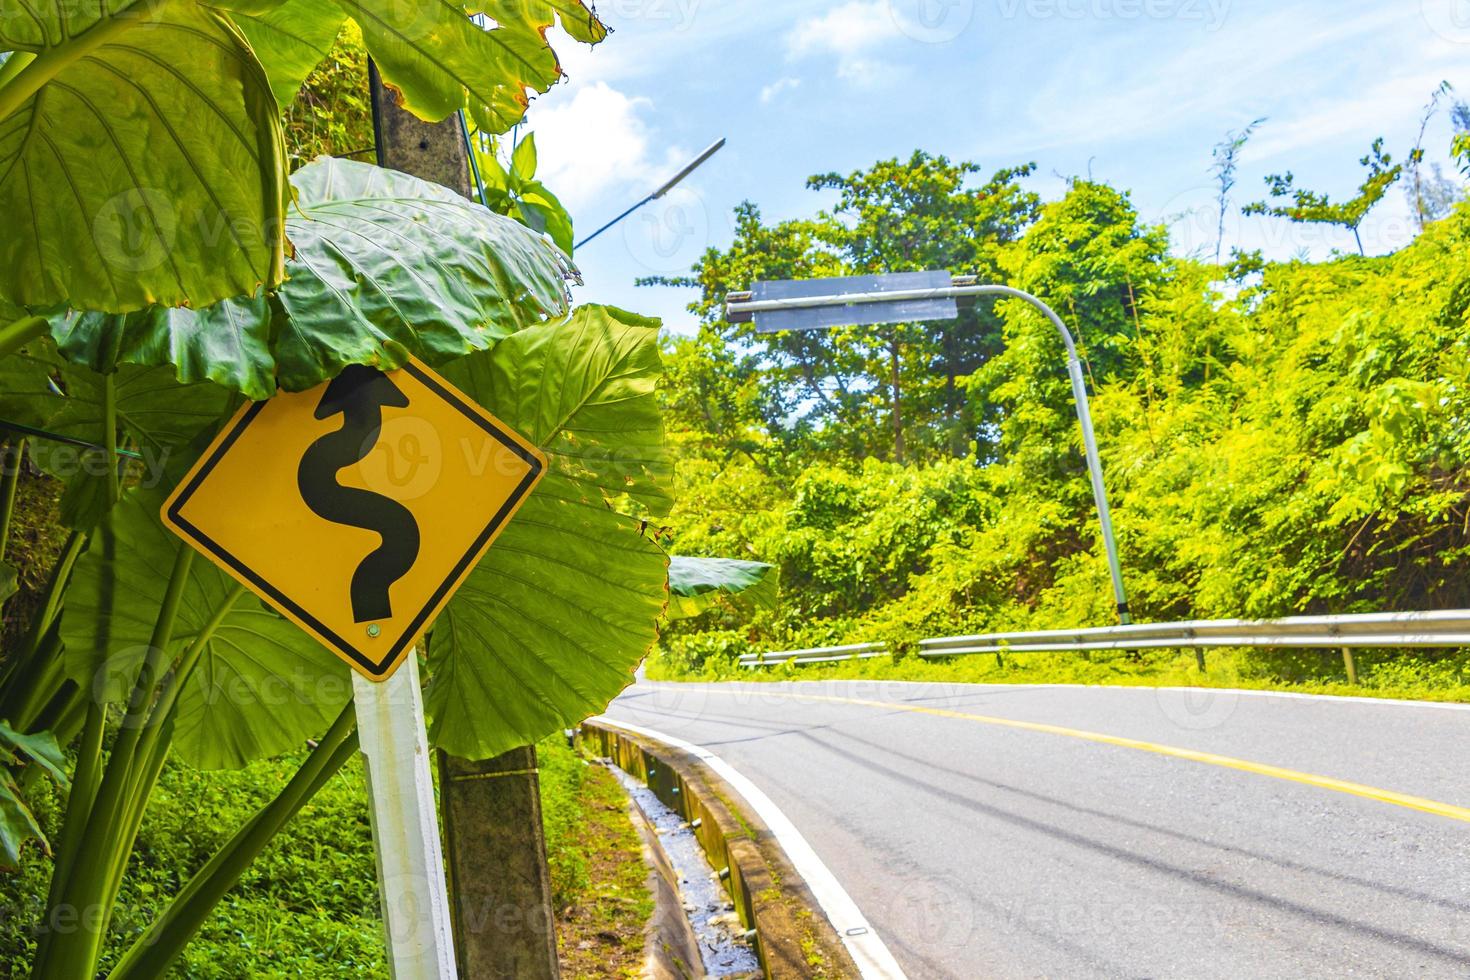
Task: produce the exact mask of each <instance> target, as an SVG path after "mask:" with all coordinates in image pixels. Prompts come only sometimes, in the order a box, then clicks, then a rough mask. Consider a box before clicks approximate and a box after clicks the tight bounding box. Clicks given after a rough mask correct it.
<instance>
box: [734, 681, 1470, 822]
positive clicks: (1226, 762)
mask: <svg viewBox="0 0 1470 980" xmlns="http://www.w3.org/2000/svg"><path fill="white" fill-rule="evenodd" d="M762 693H763V694H766V695H767V696H775V697H783V698H793V699H795V700H799V701H825V702H829V703H832V704H853V705H860V706H862V707H868V708H884V709H887V710H890V711H907V712H910V713H912V714H917V715H932V716H934V717H935V718H955V719H958V720H960V721H974V722H979V723H981V724H984V725H998V726H1000V727H1002V728H1017V729H1021V730H1022V731H1028V732H1042V733H1043V734H1047V735H1062V736H1065V737H1067V738H1077V739H1082V740H1083V741H1086V742H1098V743H1100V744H1102V745H1116V746H1119V747H1121V748H1125V749H1137V750H1138V751H1140V752H1152V753H1154V754H1155V755H1165V756H1169V757H1171V758H1175V759H1187V760H1189V761H1190V762H1200V763H1204V764H1205V765H1209V766H1221V767H1223V768H1225V769H1237V770H1239V771H1241V772H1249V773H1255V774H1256V775H1258V776H1270V777H1272V778H1273V779H1284V780H1287V781H1288V782H1293V783H1301V784H1303V785H1306V786H1316V787H1317V788H1319V789H1328V790H1332V791H1334V792H1337V793H1346V794H1348V795H1349V796H1360V797H1362V798H1363V799H1365V800H1376V801H1378V802H1379V803H1387V804H1389V805H1391V806H1401V807H1404V808H1406V809H1409V810H1419V811H1422V812H1424V813H1432V814H1435V815H1436V816H1440V817H1448V818H1449V819H1451V820H1460V821H1463V822H1465V823H1470V808H1467V807H1462V806H1455V805H1453V804H1450V803H1440V802H1439V801H1437V800H1430V799H1425V798H1424V797H1422V796H1410V795H1409V794H1407V793H1396V792H1394V791H1393V790H1389V789H1379V788H1378V787H1376V786H1365V785H1364V784H1362V783H1353V782H1348V781H1347V780H1345V779H1333V778H1332V777H1331V776H1318V775H1315V774H1313V773H1309V772H1298V771H1297V770H1295V769H1285V768H1282V767H1281V766H1269V765H1265V764H1264V763H1260V762H1250V761H1248V760H1246V759H1236V758H1233V757H1232V756H1228V755H1216V754H1215V753H1213V752H1199V751H1196V750H1195V749H1181V748H1178V747H1177V746H1173V745H1160V744H1159V743H1157V742H1145V741H1143V740H1142V739H1137V738H1123V737H1121V736H1118V735H1104V734H1102V733H1101V732H1087V731H1083V730H1081V729H1078V728H1065V727H1063V726H1061V725H1048V724H1045V723H1043V722H1037V721H1017V720H1016V719H1014V718H996V717H993V716H991V715H974V714H969V713H968V712H964V711H951V710H949V709H948V708H929V707H924V706H922V705H913V704H902V703H895V702H892V701H870V700H867V699H864V698H840V697H835V696H832V695H825V694H789V693H787V692H785V691H769V692H762Z"/></svg>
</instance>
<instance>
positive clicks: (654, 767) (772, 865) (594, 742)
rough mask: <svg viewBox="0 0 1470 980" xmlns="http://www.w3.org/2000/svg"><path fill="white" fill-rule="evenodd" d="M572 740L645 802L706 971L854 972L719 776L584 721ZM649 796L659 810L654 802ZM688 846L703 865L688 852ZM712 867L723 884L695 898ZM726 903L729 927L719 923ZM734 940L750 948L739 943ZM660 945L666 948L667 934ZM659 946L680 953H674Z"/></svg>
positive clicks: (804, 892) (771, 843)
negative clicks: (679, 884)
mask: <svg viewBox="0 0 1470 980" xmlns="http://www.w3.org/2000/svg"><path fill="white" fill-rule="evenodd" d="M577 738H578V739H579V740H580V741H581V742H582V744H584V745H585V746H587V747H588V748H589V749H591V751H592V752H593V753H594V754H596V755H598V756H601V757H603V758H605V759H607V760H608V761H609V762H611V763H612V764H614V765H615V766H616V767H617V768H618V769H620V770H622V772H623V773H625V774H626V775H627V777H628V779H627V780H626V781H625V785H628V786H630V788H631V789H632V790H633V791H634V793H635V797H634V798H635V800H638V802H639V803H640V805H642V804H643V802H644V801H645V800H647V801H648V805H647V806H643V807H642V808H643V811H644V813H645V814H647V815H648V816H649V820H650V822H651V823H652V824H653V825H654V826H655V827H656V828H657V830H658V834H657V836H658V843H659V844H661V845H662V849H663V851H664V854H665V855H667V860H668V861H669V862H670V863H671V864H673V866H674V868H675V869H676V872H677V873H678V874H679V876H680V877H683V878H686V879H688V885H687V886H685V887H684V888H683V894H682V895H681V896H680V900H681V901H682V902H683V904H684V907H685V910H686V911H687V912H689V915H690V920H691V923H692V924H693V926H694V929H695V933H696V939H697V940H698V943H699V946H700V952H701V954H702V958H703V962H702V964H701V969H703V970H704V971H705V975H707V976H720V977H727V976H748V975H756V976H765V977H771V978H776V980H784V978H788V977H790V978H797V977H803V978H805V977H813V976H819V977H830V978H838V977H850V978H857V977H858V976H859V971H858V969H857V967H856V965H855V964H854V963H853V961H852V958H851V957H850V956H849V955H848V953H847V950H846V949H845V948H844V947H843V945H842V942H841V940H840V939H839V938H838V936H837V933H836V932H835V931H834V930H833V929H832V926H831V924H830V923H829V922H828V921H827V919H826V917H825V916H823V915H822V913H821V912H820V911H819V910H818V906H817V902H816V900H815V899H814V897H813V896H812V894H811V892H810V890H809V889H808V888H807V886H806V883H805V882H804V881H802V879H801V877H800V876H799V875H798V874H797V873H796V870H795V868H793V867H792V866H791V863H790V862H789V861H788V860H787V859H786V856H785V854H784V853H783V852H782V850H781V848H780V846H779V845H777V844H776V842H775V840H774V839H773V837H772V835H771V833H770V831H769V830H767V829H766V828H765V827H764V826H763V825H761V824H759V823H758V822H755V821H753V819H752V818H751V817H749V816H747V815H744V814H741V813H740V812H739V811H738V810H737V809H736V807H735V806H734V805H733V803H732V802H731V801H732V799H733V798H734V797H735V794H734V793H733V792H732V791H731V790H730V789H729V787H728V786H726V785H725V783H724V782H723V780H721V779H720V778H719V777H718V776H715V775H714V774H713V773H711V772H710V771H709V770H708V769H707V768H706V767H705V766H704V765H703V764H702V763H701V762H700V761H699V760H698V759H695V758H694V757H693V756H690V755H689V754H688V753H685V752H683V751H681V750H679V749H674V748H670V747H669V746H666V745H662V744H660V743H658V742H654V741H653V740H651V739H646V738H643V737H642V736H639V735H635V734H632V733H630V732H625V731H622V730H621V729H618V728H615V727H613V726H611V725H604V724H602V723H601V722H596V721H589V722H586V723H585V724H583V726H582V727H581V728H580V729H579V730H578V732H577ZM654 800H656V801H657V803H658V804H660V805H661V807H662V808H663V809H660V808H659V807H655V806H653V802H654ZM650 810H653V811H654V812H653V813H652V814H650V813H649V811H650ZM694 844H697V846H698V849H699V850H700V851H702V852H703V856H704V859H705V860H706V861H707V862H708V865H707V866H705V864H704V862H701V861H699V860H698V856H697V855H694V854H691V853H688V850H690V849H691V845H694ZM681 851H682V852H683V853H681ZM711 868H712V869H715V870H716V871H717V874H716V875H715V876H713V877H714V878H715V879H717V880H719V881H720V883H721V884H722V885H723V891H724V894H723V895H721V896H718V897H715V896H712V895H707V894H701V887H702V886H703V885H704V884H705V882H706V881H709V879H710V869H711ZM709 884H710V886H711V887H712V886H713V881H709ZM729 906H733V914H734V916H735V917H736V918H737V919H738V922H739V925H738V926H736V925H735V924H734V923H732V922H730V921H729V920H728V916H729V914H730V911H727V909H728V907H729ZM659 931H660V932H661V933H662V934H663V935H664V936H665V937H667V936H669V935H671V934H675V933H677V930H673V929H670V928H668V927H667V924H665V927H664V928H662V929H660V930H659ZM734 936H739V937H742V938H743V939H744V940H745V941H746V942H748V943H749V947H747V948H744V949H742V946H743V944H742V943H740V942H737V941H733V937H734ZM662 942H664V944H665V945H673V944H674V943H671V942H670V940H668V939H667V938H665V939H663V940H662ZM752 948H753V952H754V957H753V959H752V958H746V959H744V960H742V959H741V953H742V952H745V953H747V957H748V953H749V950H750V949H752ZM666 952H672V953H674V956H673V959H675V960H678V959H681V958H682V957H679V956H678V955H677V950H666Z"/></svg>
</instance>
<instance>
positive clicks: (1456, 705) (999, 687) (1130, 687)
mask: <svg viewBox="0 0 1470 980" xmlns="http://www.w3.org/2000/svg"><path fill="white" fill-rule="evenodd" d="M642 683H644V684H648V685H650V686H652V685H663V686H666V687H677V686H683V685H685V684H687V685H688V686H689V687H692V688H707V689H711V690H714V689H717V688H720V687H723V686H726V685H728V686H730V687H741V688H744V689H746V690H749V689H751V688H755V689H757V690H758V689H759V688H761V687H766V686H775V685H782V684H784V685H788V686H790V687H798V686H800V685H803V684H811V685H821V686H831V685H839V684H858V685H864V686H873V685H885V684H898V685H912V686H914V687H951V688H953V687H960V688H973V689H977V690H987V691H1018V690H1019V691H1047V690H1072V691H1149V692H1159V691H1164V692H1167V693H1171V694H1172V693H1177V694H1241V695H1245V696H1247V697H1259V698H1286V699H1289V700H1295V701H1323V702H1330V701H1339V702H1344V703H1347V704H1371V705H1376V706H1380V707H1385V708H1439V709H1441V710H1444V711H1470V704H1466V703H1464V702H1460V701H1410V700H1408V699H1405V698H1370V697H1363V696H1361V695H1351V694H1307V693H1305V692H1302V691H1262V690H1259V689H1256V688H1249V687H1153V686H1149V685H1145V684H984V683H976V682H971V681H900V680H880V679H876V678H875V679H871V680H867V679H863V678H858V677H834V678H832V679H831V680H824V681H818V680H810V681H715V682H700V681H693V682H684V681H647V680H645V681H643V682H642Z"/></svg>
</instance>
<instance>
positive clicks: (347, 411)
mask: <svg viewBox="0 0 1470 980" xmlns="http://www.w3.org/2000/svg"><path fill="white" fill-rule="evenodd" d="M407 406H408V398H407V396H405V395H404V394H403V392H401V391H399V390H398V387H397V386H396V385H395V384H393V382H392V381H390V380H388V376H387V375H385V374H384V373H383V372H381V371H379V370H377V369H375V368H370V367H365V366H363V365H360V364H353V365H349V366H348V367H347V368H345V369H344V370H343V371H342V373H341V374H339V375H337V377H335V378H333V379H332V381H331V383H330V384H328V385H327V390H326V392H325V393H324V394H323V395H322V400H321V401H320V402H319V403H318V404H317V407H316V417H317V418H319V419H328V418H331V417H332V416H333V415H338V414H340V415H342V416H343V421H342V428H340V429H338V430H337V431H336V432H332V433H329V434H328V435H324V436H322V437H321V438H320V439H318V440H317V441H316V442H314V443H312V444H311V445H310V446H309V447H307V450H306V453H305V454H304V455H303V456H302V457H301V465H300V466H298V467H297V470H296V486H297V487H298V488H299V489H300V491H301V499H302V500H304V501H305V502H306V506H307V507H310V508H311V511H312V513H314V514H316V515H317V516H318V517H321V518H323V519H324V520H328V521H331V522H332V523H333V524H346V525H348V526H349V527H360V528H362V529H364V530H367V531H377V532H378V533H379V534H381V535H382V536H383V543H382V544H380V545H379V546H378V548H377V550H376V551H374V552H372V553H371V554H369V555H368V556H367V557H366V558H364V559H363V560H362V563H361V564H359V565H358V566H357V570H356V571H355V572H353V573H352V593H351V594H352V618H353V620H354V621H355V622H359V623H364V622H368V621H369V620H378V619H390V618H392V616H393V607H392V604H391V603H390V602H389V600H388V589H389V587H390V586H392V585H393V583H394V582H397V581H398V580H399V579H401V578H402V577H403V576H404V575H406V574H407V573H408V570H409V569H410V568H412V567H413V563H414V562H415V561H417V560H418V556H419V525H418V521H416V520H414V517H413V514H412V513H411V512H410V511H409V509H408V508H407V507H405V506H403V505H402V504H400V503H399V502H398V501H396V500H393V499H392V498H390V497H384V496H383V495H381V494H376V493H372V492H370V491H367V490H360V489H358V488H356V487H344V486H342V484H340V483H338V482H337V473H338V472H339V471H341V470H343V469H345V468H346V467H348V466H351V465H353V464H354V463H357V462H358V461H360V460H362V459H364V458H365V457H366V456H367V455H368V453H370V452H372V451H373V447H374V446H375V445H377V442H378V435H379V434H380V433H381V432H382V431H383V409H384V408H406V407H407Z"/></svg>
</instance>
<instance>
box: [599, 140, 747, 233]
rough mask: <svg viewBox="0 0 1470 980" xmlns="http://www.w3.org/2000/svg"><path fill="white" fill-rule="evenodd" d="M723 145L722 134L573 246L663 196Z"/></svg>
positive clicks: (605, 229)
mask: <svg viewBox="0 0 1470 980" xmlns="http://www.w3.org/2000/svg"><path fill="white" fill-rule="evenodd" d="M724 145H725V138H724V137H723V136H722V137H720V138H719V139H718V140H716V141H715V142H713V143H711V144H710V145H709V146H707V147H705V149H704V152H703V153H701V154H700V155H699V156H697V157H695V158H694V159H693V160H692V161H691V162H690V164H689V165H688V166H687V167H685V168H684V169H683V170H681V171H679V172H678V173H676V174H674V176H672V177H670V178H669V179H668V180H666V181H664V184H663V186H662V187H660V188H659V189H658V190H656V191H654V192H653V193H652V194H650V195H648V196H647V197H645V198H644V199H643V200H641V201H639V202H638V203H637V204H635V205H633V206H632V207H631V208H629V209H628V210H626V211H624V212H623V213H622V214H620V215H618V216H617V217H616V218H614V219H612V220H611V221H609V222H608V223H607V224H605V225H603V226H602V227H601V228H599V229H597V230H596V231H594V232H593V233H592V234H590V235H588V236H587V237H586V238H584V239H582V240H581V241H580V242H577V244H576V245H574V246H573V248H581V247H582V246H583V245H586V244H587V243H588V242H590V241H592V239H594V238H596V237H597V236H598V235H600V234H602V233H603V232H605V231H607V230H608V229H609V228H611V227H612V226H613V225H615V224H617V223H618V222H619V221H622V220H623V219H624V218H626V217H627V216H628V215H630V214H632V213H633V212H634V211H637V210H638V209H639V208H641V207H643V205H645V204H647V203H649V202H650V201H657V200H658V199H659V198H661V197H663V196H664V195H665V194H667V193H668V192H669V191H671V190H673V189H674V188H675V187H677V186H678V185H679V184H680V183H681V182H683V180H684V178H685V177H688V176H689V175H690V174H692V173H694V171H695V170H697V169H699V167H700V166H701V165H702V164H703V163H704V161H706V160H708V159H709V158H710V157H712V156H714V155H715V154H716V153H718V152H720V150H721V149H722V148H723V147H724Z"/></svg>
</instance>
